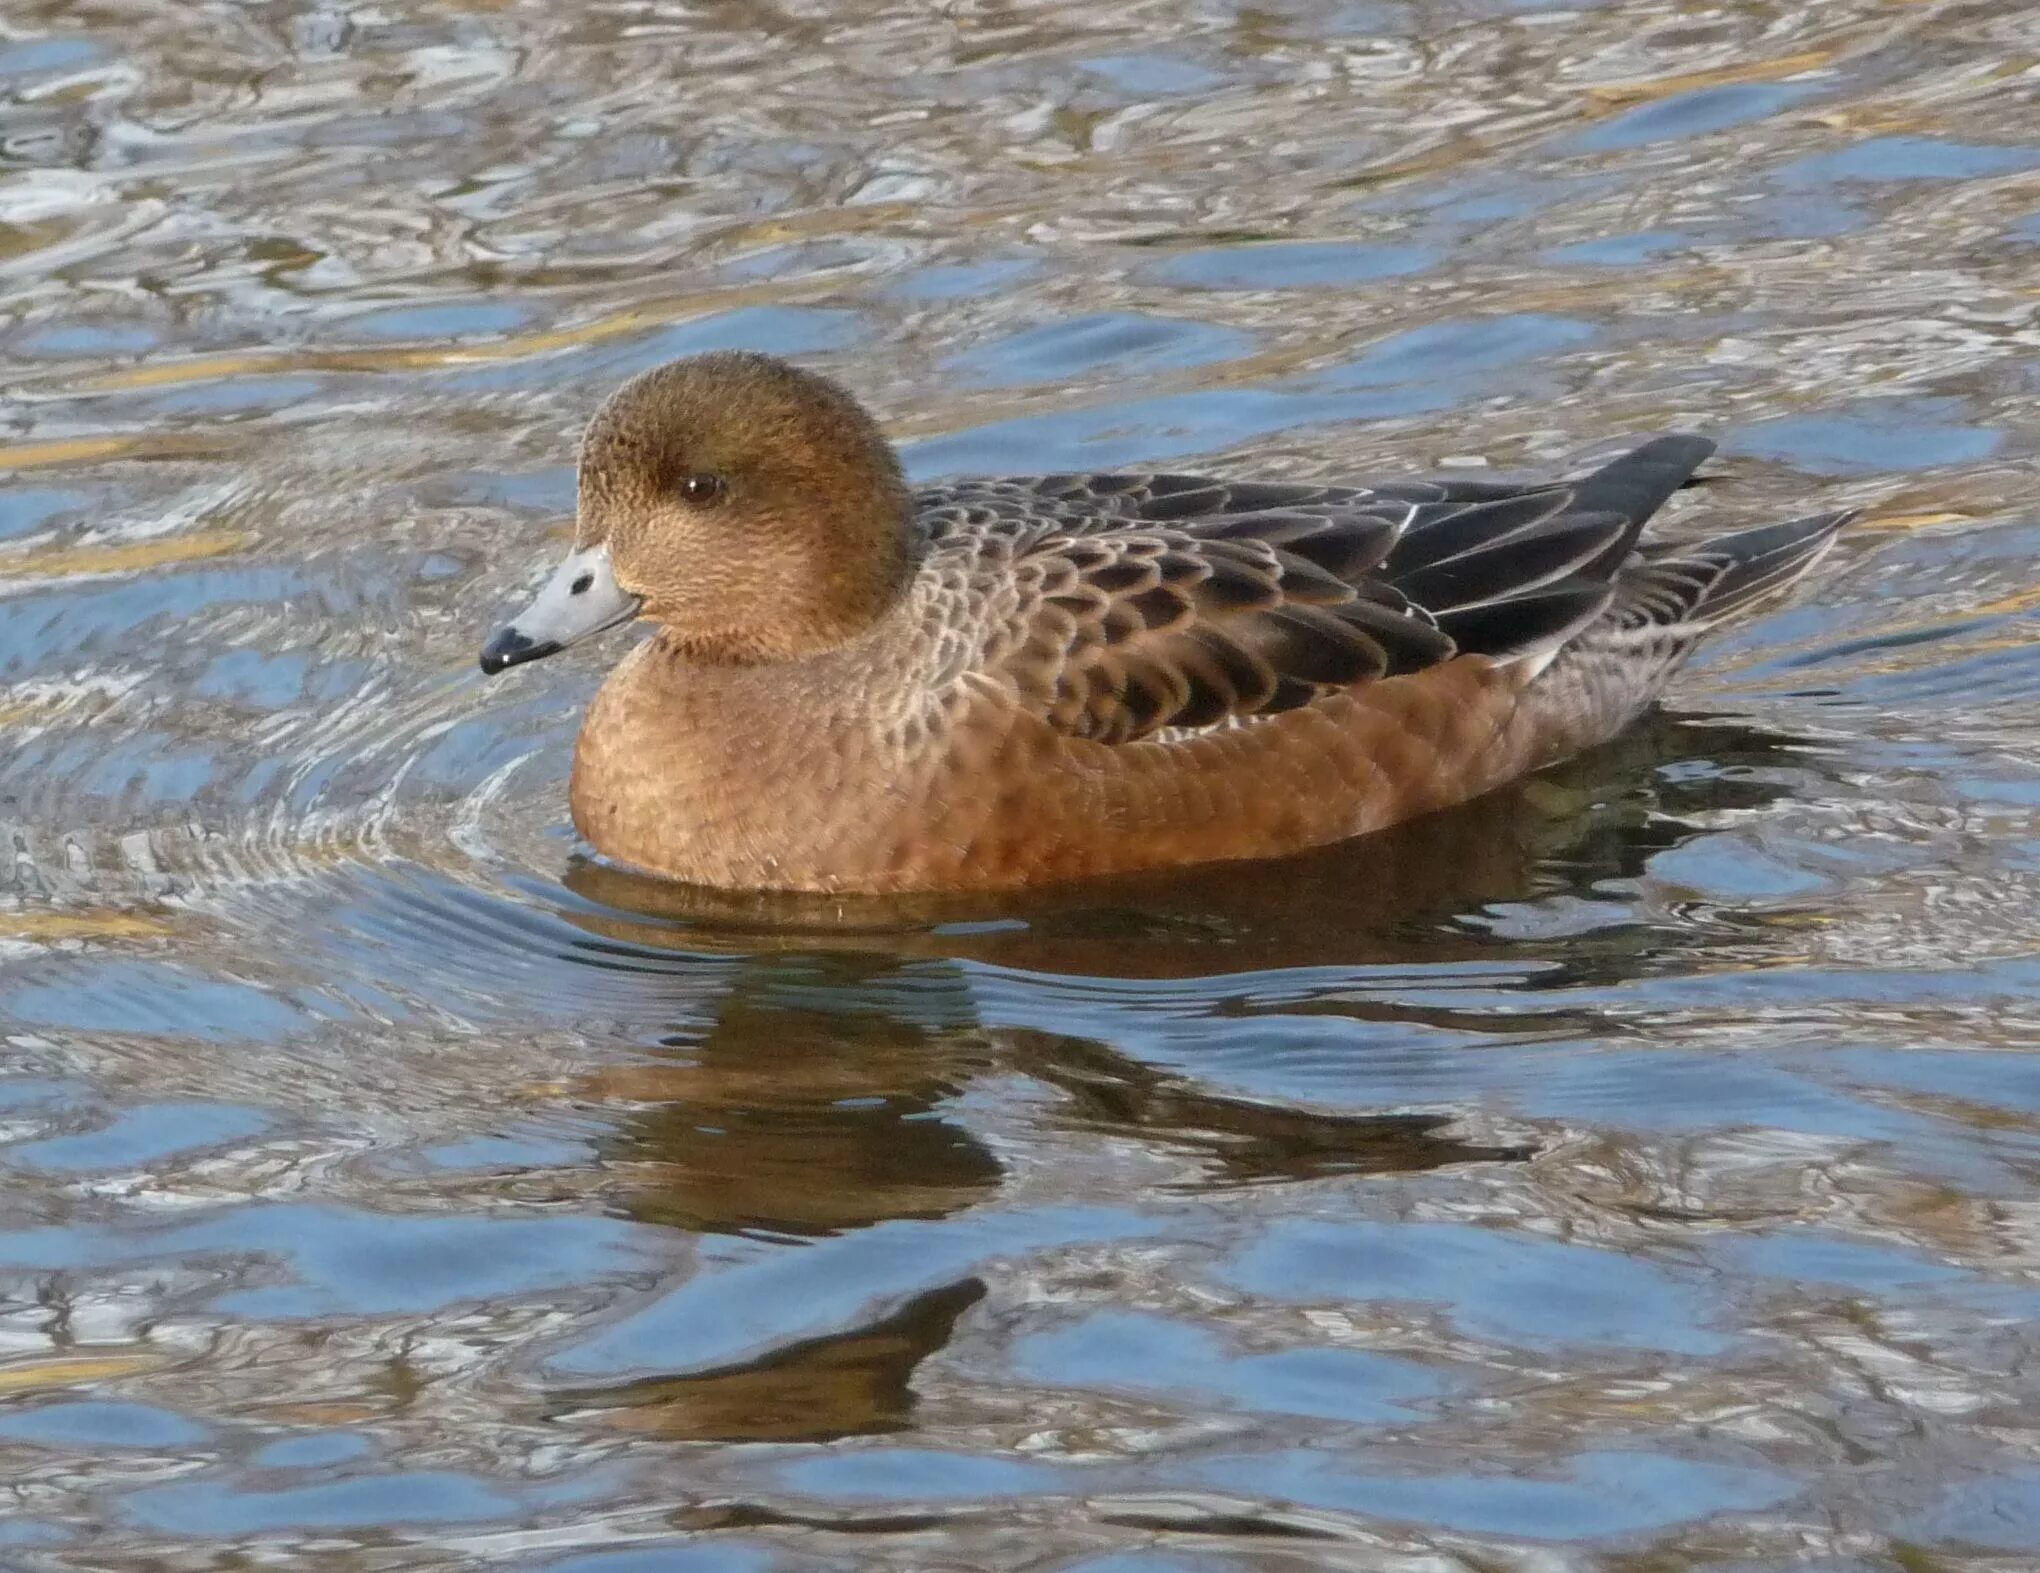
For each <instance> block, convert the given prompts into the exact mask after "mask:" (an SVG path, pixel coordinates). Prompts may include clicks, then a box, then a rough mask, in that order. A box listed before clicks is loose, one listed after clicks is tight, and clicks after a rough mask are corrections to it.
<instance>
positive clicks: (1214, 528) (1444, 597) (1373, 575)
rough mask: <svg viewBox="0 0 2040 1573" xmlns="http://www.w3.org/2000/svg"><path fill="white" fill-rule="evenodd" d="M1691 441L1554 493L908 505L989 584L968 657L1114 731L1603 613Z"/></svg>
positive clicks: (1272, 696)
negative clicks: (982, 636)
mask: <svg viewBox="0 0 2040 1573" xmlns="http://www.w3.org/2000/svg"><path fill="white" fill-rule="evenodd" d="M1711 451H1712V448H1711V445H1710V444H1707V443H1704V442H1702V441H1701V440H1699V439H1697V438H1678V437H1674V438H1660V439H1658V440H1657V441H1656V442H1653V443H1648V444H1645V445H1644V446H1643V447H1642V448H1639V449H1637V450H1635V451H1634V452H1632V453H1630V454H1625V455H1623V456H1622V457H1621V458H1618V459H1617V460H1615V461H1614V462H1613V463H1612V464H1610V465H1608V466H1606V467H1604V468H1603V469H1601V470H1599V471H1596V472H1595V473H1594V474H1593V475H1590V476H1587V477H1585V478H1584V479H1582V480H1579V481H1576V482H1572V483H1569V484H1563V485H1550V484H1536V485H1522V484H1511V483H1505V482H1485V481H1457V480H1454V481H1397V482H1389V483H1384V484H1382V485H1379V486H1343V487H1341V486H1315V485H1309V484H1304V483H1293V484H1292V483H1279V482H1267V483H1263V482H1249V483H1242V482H1232V481H1223V480H1216V479H1213V478H1211V477H1208V476H1195V475H1173V474H1145V473H1139V474H1136V473H1126V474H1105V475H1045V476H1034V477H1026V478H1015V479H1010V480H977V481H967V482H962V483H959V484H957V485H953V486H949V487H944V488H939V489H935V490H930V491H926V492H923V493H921V494H920V496H919V498H918V502H919V505H920V517H921V520H922V523H923V526H924V528H925V529H926V530H927V531H928V532H929V535H930V537H931V540H932V541H933V542H934V543H935V544H936V545H937V546H938V547H940V546H947V547H949V548H952V549H955V550H958V551H960V552H963V553H965V554H967V555H968V556H969V557H970V558H971V559H972V566H971V568H970V570H969V571H970V573H971V574H972V576H973V577H974V578H976V579H977V580H978V581H979V582H980V583H983V584H986V585H988V586H991V587H992V590H991V592H990V594H989V596H988V600H989V601H990V602H992V603H995V604H996V610H995V611H994V613H993V622H994V624H995V625H996V626H995V627H994V629H993V630H992V631H991V633H990V634H989V635H988V637H987V641H986V645H985V650H984V653H983V658H982V665H981V666H980V671H981V672H982V673H983V674H984V675H989V676H992V677H995V678H997V679H999V680H1002V681H1003V682H1004V683H1006V684H1007V685H1008V686H1009V687H1010V688H1011V689H1012V690H1013V691H1014V692H1015V694H1016V695H1017V697H1018V698H1019V700H1020V702H1021V703H1022V704H1023V705H1024V706H1025V707H1026V708H1028V709H1029V710H1032V711H1033V712H1035V713H1036V714H1038V715H1040V716H1042V717H1043V718H1044V719H1046V720H1047V721H1048V722H1049V723H1050V724H1051V725H1053V726H1055V727H1056V728H1057V729H1059V730H1061V731H1063V732H1066V733H1068V734H1070V735H1071V736H1075V737H1083V738H1089V739H1092V740H1095V741H1098V742H1108V743H1121V742H1130V741H1133V740H1136V739H1139V738H1143V737H1149V736H1152V735H1154V734H1155V733H1157V732H1162V731H1168V730H1182V729H1198V728H1205V727H1211V726H1217V725H1220V724H1224V723H1228V722H1232V721H1239V720H1245V719H1250V718H1253V717H1258V716H1266V715H1273V714H1276V713H1279V712H1281V711H1284V710H1290V709H1294V708H1296V707H1297V706H1300V705H1306V704H1309V703H1311V702H1312V701H1313V700H1315V699H1318V698H1321V697H1322V696H1324V695H1325V694H1327V693H1330V692H1333V691H1335V690H1337V689H1341V688H1347V687H1351V686H1352V685H1354V684H1356V683H1364V682H1369V681H1373V680H1376V679H1379V678H1384V677H1394V676H1399V675H1402V674H1405V673H1409V672H1414V671H1419V670H1421V669H1423V668H1425V667H1427V666H1431V665H1434V664H1436V663H1437V662H1440V661H1443V660H1447V659H1449V658H1451V657H1452V656H1454V655H1457V654H1462V653H1465V654H1478V655H1487V656H1490V657H1492V658H1494V659H1496V660H1515V659H1520V658H1523V657H1526V656H1531V655H1535V654H1537V653H1539V652H1541V651H1546V650H1550V649H1552V648H1555V647H1556V646H1557V645H1558V644H1560V643H1563V642H1564V641H1565V640H1566V639H1568V638H1570V637H1572V636H1573V634H1575V633H1576V632H1577V631H1578V630H1579V629H1580V628H1582V627H1583V626H1585V625H1586V624H1587V623H1589V622H1592V621H1593V620H1594V619H1596V618H1597V617H1599V616H1601V615H1602V613H1603V612H1604V611H1605V610H1606V609H1607V607H1608V606H1609V604H1610V601H1611V599H1612V598H1613V595H1614V589H1613V580H1614V577H1615V575H1616V572H1617V570H1618V569H1620V568H1621V567H1622V566H1623V565H1625V564H1627V563H1630V562H1631V561H1632V560H1633V558H1634V548H1635V543H1636V537H1637V533H1638V531H1639V530H1640V529H1641V527H1642V523H1643V519H1644V517H1645V516H1647V514H1648V513H1649V512H1650V511H1651V510H1652V509H1655V508H1656V507H1657V506H1658V505H1659V503H1661V502H1662V501H1663V500H1664V498H1665V497H1666V496H1668V495H1670V493H1671V491H1672V490H1674V489H1676V487H1677V486H1678V485H1679V484H1680V483H1681V482H1682V481H1683V480H1684V479H1685V477H1686V476H1687V475H1688V474H1690V473H1691V470H1692V468H1693V467H1694V466H1696V465H1697V464H1699V462H1700V461H1701V460H1702V459H1704V458H1705V457H1706V455H1707V454H1708V453H1709V452H1711Z"/></svg>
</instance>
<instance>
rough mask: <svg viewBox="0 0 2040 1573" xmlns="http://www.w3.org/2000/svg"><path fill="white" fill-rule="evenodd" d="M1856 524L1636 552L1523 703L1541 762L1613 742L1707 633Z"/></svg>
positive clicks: (1808, 521) (1759, 531)
mask: <svg viewBox="0 0 2040 1573" xmlns="http://www.w3.org/2000/svg"><path fill="white" fill-rule="evenodd" d="M1855 516H1856V515H1855V512H1854V511H1851V512H1847V513H1824V514H1812V515H1809V516H1807V517H1806V518H1803V519H1788V520H1786V521H1785V522H1783V523H1781V524H1765V525H1759V526H1757V527H1756V528H1755V529H1751V530H1738V531H1736V532H1735V533H1734V534H1732V535H1720V536H1716V537H1714V538H1713V539H1711V540H1701V541H1693V542H1690V543H1676V544H1674V543H1666V544H1652V545H1646V546H1644V547H1642V548H1641V549H1640V550H1639V551H1637V552H1636V553H1635V554H1634V555H1633V556H1632V557H1631V558H1630V559H1629V561H1628V562H1627V563H1625V564H1624V565H1623V567H1622V569H1621V570H1620V571H1619V572H1618V573H1617V574H1616V576H1615V583H1614V595H1613V598H1612V599H1611V600H1610V602H1609V604H1608V607H1607V610H1606V611H1604V612H1603V613H1602V614H1601V616H1600V617H1598V618H1596V619H1595V620H1594V621H1593V622H1592V623H1590V624H1589V625H1588V626H1586V627H1585V628H1583V629H1581V630H1580V632H1579V633H1578V634H1577V635H1575V636H1574V637H1573V638H1572V640H1571V641H1570V642H1569V643H1568V644H1567V645H1566V646H1565V648H1564V649H1563V650H1561V651H1559V652H1558V654H1557V656H1556V658H1555V659H1554V660H1553V661H1552V662H1551V663H1550V667H1549V669H1548V670H1547V671H1545V672H1544V673H1543V674H1542V675H1541V676H1540V677H1539V678H1538V680H1537V682H1536V684H1535V686H1534V687H1533V688H1532V689H1531V690H1530V692H1529V693H1528V694H1526V696H1525V702H1526V703H1528V704H1531V705H1533V706H1534V707H1535V708H1536V711H1537V713H1538V715H1539V718H1540V726H1541V735H1542V736H1543V737H1544V739H1545V740H1546V743H1547V747H1546V749H1545V752H1544V755H1543V758H1544V760H1545V761H1547V762H1548V761H1549V760H1552V759H1558V758H1562V757H1564V756H1565V755H1566V754H1569V753H1574V752H1577V751H1578V750H1580V749H1582V748H1589V747H1592V746H1594V745H1595V744H1598V743H1602V742H1605V741H1607V739H1609V738H1610V737H1613V736H1614V735H1615V734H1616V733H1617V732H1618V731H1620V730H1621V729H1622V728H1623V727H1624V726H1627V725H1628V724H1629V723H1630V722H1631V721H1632V720H1634V719H1635V718H1636V716H1637V715H1639V714H1640V713H1641V712H1642V711H1643V710H1644V709H1645V708H1646V707H1647V706H1649V705H1650V704H1651V703H1652V701H1654V700H1655V699H1656V698H1657V697H1658V695H1659V694H1660V693H1661V692H1662V691H1663V690H1664V687H1665V684H1666V683H1667V682H1668V681H1669V680H1670V678H1671V676H1672V674H1673V673H1674V672H1676V671H1677V670H1678V668H1679V667H1680V665H1681V664H1683V663H1684V661H1685V659H1686V657H1687V656H1688V655H1689V654H1690V653H1691V652H1692V649H1693V647H1694V645H1696V644H1697V643H1699V641H1700V639H1701V637H1702V636H1703V635H1704V634H1706V633H1707V632H1708V631H1709V630H1710V629H1713V628H1717V627H1719V626H1720V625H1721V624H1722V623H1724V622H1727V621H1729V620H1730V619H1732V618H1735V617H1737V616H1740V615H1742V614H1744V613H1747V612H1749V611H1751V610H1753V609H1754V608H1755V607H1756V606H1758V605H1759V604H1760V603H1761V602H1763V601H1765V600H1766V599H1768V598H1770V597H1771V596H1774V595H1777V594H1780V593H1781V592H1783V591H1784V590H1786V589H1788V588H1790V587H1791V586H1792V585H1793V584H1794V583H1795V582H1796V581H1797V580H1798V579H1799V578H1800V577H1801V576H1802V575H1803V574H1805V572H1806V571H1807V570H1808V569H1809V568H1811V567H1812V566H1813V565H1814V564H1815V563H1816V562H1818V561H1819V560H1820V558H1821V555H1822V554H1823V553H1824V552H1826V551H1827V549H1828V547H1830V546H1831V545H1833V544H1834V539H1835V536H1836V535H1837V534H1838V533H1840V531H1841V529H1842V527H1843V526H1844V525H1846V524H1847V523H1848V522H1849V521H1850V520H1851V519H1853V518H1854V517H1855Z"/></svg>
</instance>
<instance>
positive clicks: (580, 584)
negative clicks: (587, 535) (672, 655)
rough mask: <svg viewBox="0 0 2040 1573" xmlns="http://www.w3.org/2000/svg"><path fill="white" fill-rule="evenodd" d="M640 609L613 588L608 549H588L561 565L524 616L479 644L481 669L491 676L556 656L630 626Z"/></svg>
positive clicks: (614, 576) (637, 604)
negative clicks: (610, 630) (582, 641)
mask: <svg viewBox="0 0 2040 1573" xmlns="http://www.w3.org/2000/svg"><path fill="white" fill-rule="evenodd" d="M639 605H640V602H639V600H638V598H637V597H636V596H634V595H627V594H625V593H624V592H623V591H622V590H620V589H618V588H617V585H616V575H615V574H614V573H612V572H611V571H610V567H609V548H608V547H607V546H590V547H587V548H585V549H584V550H582V551H578V552H575V553H574V554H573V555H572V556H570V557H569V558H568V559H567V560H566V561H565V562H563V563H561V564H560V566H559V569H558V571H557V572H555V573H554V574H553V576H552V577H551V578H550V579H548V580H546V582H545V588H544V589H543V590H540V591H539V592H538V598H537V599H536V600H534V601H533V602H532V603H531V605H530V606H528V607H527V608H525V610H524V612H523V614H522V615H521V616H520V617H518V619H517V620H516V621H515V622H513V623H511V624H510V625H509V626H508V627H505V628H499V629H497V630H496V636H495V637H494V638H493V639H491V640H490V641H489V642H488V643H487V644H485V645H483V646H482V670H483V672H485V673H486V674H488V675H489V676H491V677H494V676H495V675H496V674H497V673H498V672H500V671H502V670H503V669H504V668H505V667H506V666H518V665H521V664H522V663H524V662H526V661H536V660H539V659H540V658H541V657H544V656H548V655H558V654H559V653H560V651H562V650H564V649H566V647H567V646H568V645H570V644H573V643H574V642H575V641H576V640H580V639H586V638H587V637H588V636H589V635H590V634H599V633H601V632H602V630H603V629H605V628H614V627H615V626H616V625H617V624H618V623H627V622H629V621H630V620H631V619H632V618H633V617H635V616H637V614H638V607H639Z"/></svg>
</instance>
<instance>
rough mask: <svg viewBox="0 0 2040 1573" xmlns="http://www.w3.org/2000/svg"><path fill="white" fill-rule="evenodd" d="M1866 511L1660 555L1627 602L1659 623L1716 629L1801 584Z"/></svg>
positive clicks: (1637, 579) (1763, 527)
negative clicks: (1845, 528)
mask: <svg viewBox="0 0 2040 1573" xmlns="http://www.w3.org/2000/svg"><path fill="white" fill-rule="evenodd" d="M1859 511H1860V510H1857V509H1853V508H1852V509H1849V510H1848V511H1846V512H1843V513H1822V514H1810V515H1808V516H1807V517H1805V518H1803V519H1787V520H1785V521H1783V522H1782V523H1779V524H1760V525H1758V526H1756V527H1755V528H1754V529H1749V530H1738V531H1736V532H1735V534H1733V535H1720V536H1716V537H1715V538H1714V539H1713V540H1710V541H1698V542H1695V543H1693V544H1691V545H1683V546H1674V547H1665V548H1660V550H1659V552H1657V553H1653V554H1652V555H1651V558H1650V561H1649V562H1648V563H1646V564H1645V565H1644V566H1642V567H1640V568H1637V569H1635V570H1633V571H1632V572H1631V573H1629V574H1626V575H1624V576H1623V577H1624V580H1625V584H1624V588H1625V589H1628V588H1630V584H1631V583H1632V582H1633V584H1634V588H1635V590H1636V591H1637V592H1639V594H1637V595H1636V596H1635V597H1633V598H1632V597H1628V596H1625V597H1624V600H1625V601H1629V602H1631V604H1636V605H1639V606H1641V605H1645V604H1648V606H1649V610H1650V612H1651V614H1652V615H1651V616H1650V618H1649V620H1650V621H1653V622H1658V623H1660V624H1665V625H1670V624H1676V623H1685V624H1692V625H1697V627H1699V628H1703V629H1704V628H1712V627H1713V626H1714V625H1715V624H1717V623H1721V622H1725V621H1726V620H1727V619H1729V618H1731V617H1733V616H1735V615H1736V614H1737V613H1739V612H1742V611H1744V610H1746V609H1747V608H1749V607H1750V606H1752V605H1754V604H1755V603H1757V602H1758V601H1761V600H1763V599H1764V598H1765V597H1767V596H1769V595H1773V594H1775V593H1777V592H1778V591H1781V590H1784V589H1786V588H1787V587H1789V586H1790V585H1792V584H1793V583H1795V582H1796V581H1797V580H1798V579H1799V577H1800V576H1801V575H1802V574H1804V573H1805V572H1806V571H1807V570H1808V569H1809V568H1811V567H1812V566H1813V565H1814V564H1815V563H1817V562H1819V561H1820V559H1821V558H1822V556H1824V555H1825V554H1826V552H1827V549H1828V548H1829V547H1830V546H1832V545H1833V544H1834V541H1835V537H1836V536H1837V535H1838V534H1840V533H1841V530H1842V527H1843V526H1844V525H1846V524H1848V522H1849V521H1850V520H1851V519H1854V518H1855V517H1856V516H1857V513H1858V512H1859Z"/></svg>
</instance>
